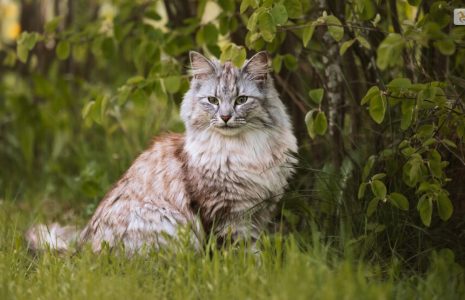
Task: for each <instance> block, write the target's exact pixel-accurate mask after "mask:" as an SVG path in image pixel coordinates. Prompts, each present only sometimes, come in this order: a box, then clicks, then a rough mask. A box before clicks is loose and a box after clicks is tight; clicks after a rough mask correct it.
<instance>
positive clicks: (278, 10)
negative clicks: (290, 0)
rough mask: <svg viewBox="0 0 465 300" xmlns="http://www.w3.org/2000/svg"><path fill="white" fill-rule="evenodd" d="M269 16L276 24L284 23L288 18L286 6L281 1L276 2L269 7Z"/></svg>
mask: <svg viewBox="0 0 465 300" xmlns="http://www.w3.org/2000/svg"><path fill="white" fill-rule="evenodd" d="M271 16H272V17H273V20H274V23H275V24H276V25H284V24H286V22H287V18H288V15H287V10H286V7H285V6H284V5H282V4H281V3H277V4H276V5H275V6H273V8H272V9H271Z"/></svg>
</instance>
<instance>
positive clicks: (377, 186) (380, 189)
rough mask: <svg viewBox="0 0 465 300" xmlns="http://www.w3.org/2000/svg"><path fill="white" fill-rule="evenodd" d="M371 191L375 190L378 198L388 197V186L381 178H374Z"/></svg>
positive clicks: (374, 192)
mask: <svg viewBox="0 0 465 300" xmlns="http://www.w3.org/2000/svg"><path fill="white" fill-rule="evenodd" d="M371 191H372V192H373V195H375V196H376V197H377V198H379V199H381V200H383V199H384V198H386V193H387V190H386V186H385V185H384V183H383V182H382V181H379V180H373V181H372V182H371Z"/></svg>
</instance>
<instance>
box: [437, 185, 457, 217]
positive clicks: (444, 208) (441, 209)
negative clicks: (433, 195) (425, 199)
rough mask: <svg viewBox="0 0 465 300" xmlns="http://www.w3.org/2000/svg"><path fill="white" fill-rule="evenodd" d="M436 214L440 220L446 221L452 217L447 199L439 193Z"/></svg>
mask: <svg viewBox="0 0 465 300" xmlns="http://www.w3.org/2000/svg"><path fill="white" fill-rule="evenodd" d="M437 207H438V214H439V217H440V218H441V220H443V221H447V220H449V218H450V217H451V216H452V212H453V207H452V202H451V201H450V199H449V197H448V196H447V195H446V194H445V193H444V192H441V193H439V195H438V198H437Z"/></svg>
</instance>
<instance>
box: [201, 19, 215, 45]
mask: <svg viewBox="0 0 465 300" xmlns="http://www.w3.org/2000/svg"><path fill="white" fill-rule="evenodd" d="M203 39H204V41H205V44H207V45H214V44H216V43H217V42H218V29H217V28H216V26H215V25H213V24H211V23H208V24H207V25H205V26H204V27H203Z"/></svg>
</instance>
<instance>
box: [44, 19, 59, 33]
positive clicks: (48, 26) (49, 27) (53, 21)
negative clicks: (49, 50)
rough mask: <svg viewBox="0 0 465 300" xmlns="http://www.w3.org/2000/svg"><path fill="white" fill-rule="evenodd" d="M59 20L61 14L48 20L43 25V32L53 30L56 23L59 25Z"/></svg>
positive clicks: (55, 27)
mask: <svg viewBox="0 0 465 300" xmlns="http://www.w3.org/2000/svg"><path fill="white" fill-rule="evenodd" d="M61 20H63V16H58V17H55V18H53V19H51V20H50V21H48V22H47V23H46V24H45V26H44V29H45V32H47V33H52V32H55V31H56V30H57V28H58V25H60V22H61Z"/></svg>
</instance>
